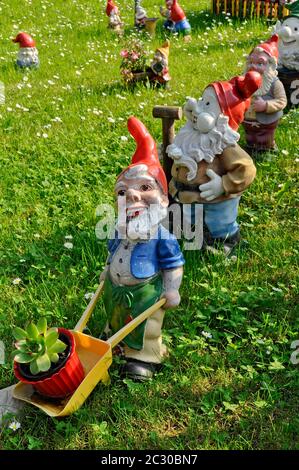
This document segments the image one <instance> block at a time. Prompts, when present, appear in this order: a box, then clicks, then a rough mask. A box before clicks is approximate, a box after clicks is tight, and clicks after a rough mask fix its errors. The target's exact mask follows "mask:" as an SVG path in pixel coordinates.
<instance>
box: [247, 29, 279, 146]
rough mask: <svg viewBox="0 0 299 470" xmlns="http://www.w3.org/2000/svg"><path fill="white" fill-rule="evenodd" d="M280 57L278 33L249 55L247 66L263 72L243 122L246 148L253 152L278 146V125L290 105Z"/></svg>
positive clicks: (248, 68)
mask: <svg viewBox="0 0 299 470" xmlns="http://www.w3.org/2000/svg"><path fill="white" fill-rule="evenodd" d="M277 59H278V36H277V34H274V35H273V36H272V37H271V38H270V39H268V40H267V41H266V42H263V43H261V44H259V45H258V46H257V47H255V48H254V49H253V50H252V51H251V52H250V54H249V56H248V58H247V65H246V70H247V71H250V70H252V71H257V72H259V73H260V74H261V76H262V86H261V87H260V88H259V89H258V90H257V91H256V92H255V93H254V94H253V97H252V100H251V105H250V107H249V109H248V110H247V111H246V113H245V120H244V122H243V127H244V129H245V137H246V143H247V147H246V150H247V151H248V152H249V153H251V154H258V153H260V152H266V151H271V150H275V149H276V144H275V140H274V134H275V129H276V127H277V125H278V122H279V119H280V118H281V116H282V114H283V109H284V108H285V107H286V105H287V97H286V94H285V90H284V86H283V84H282V83H281V81H280V80H279V79H278V78H277V70H276V68H277Z"/></svg>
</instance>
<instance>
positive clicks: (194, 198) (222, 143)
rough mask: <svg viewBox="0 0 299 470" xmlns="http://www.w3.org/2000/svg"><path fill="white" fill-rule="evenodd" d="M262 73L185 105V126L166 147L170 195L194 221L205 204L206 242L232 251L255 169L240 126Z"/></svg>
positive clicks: (215, 87)
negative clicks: (241, 141) (242, 203)
mask: <svg viewBox="0 0 299 470" xmlns="http://www.w3.org/2000/svg"><path fill="white" fill-rule="evenodd" d="M261 81H262V79H261V75H260V74H259V73H257V72H248V73H247V74H246V75H245V76H238V77H234V78H232V79H231V80H229V81H219V82H214V83H211V84H210V85H209V86H208V87H207V88H206V89H205V90H204V92H203V95H202V97H201V98H200V99H199V100H196V99H194V98H190V99H189V100H188V101H187V103H186V104H185V106H184V114H185V116H186V117H187V120H188V121H187V124H186V125H185V126H184V127H183V128H182V129H180V130H179V132H178V134H177V135H176V137H175V139H174V142H173V144H171V145H169V146H168V147H167V149H166V151H167V153H168V156H169V157H170V158H172V159H173V165H172V169H171V175H172V179H171V181H170V183H169V193H170V195H171V196H172V198H173V199H174V200H175V201H177V202H179V203H181V204H183V210H184V213H185V209H186V206H185V204H188V205H189V204H192V210H191V213H190V211H189V210H188V213H187V212H186V213H185V216H186V218H188V217H189V219H190V217H191V219H190V220H188V222H189V223H191V224H192V223H194V212H195V210H196V203H199V204H202V205H203V215H204V224H205V227H206V229H207V231H206V233H204V246H205V248H206V249H208V250H209V251H217V252H218V251H219V250H218V247H219V246H220V252H222V253H224V254H229V253H230V252H231V251H232V249H233V248H234V247H235V246H236V245H237V244H238V242H239V240H240V230H239V225H238V223H237V215H238V207H239V201H240V197H241V194H242V192H243V191H244V190H245V189H246V188H248V186H249V185H250V184H251V183H252V181H253V180H254V177H255V174H256V169H255V166H254V163H253V161H252V159H251V158H250V156H249V155H248V154H247V153H246V152H245V151H244V150H243V149H242V148H241V147H240V146H239V145H238V144H237V142H238V140H239V137H240V136H239V134H238V132H237V129H238V127H239V125H240V123H241V122H242V121H243V118H244V113H245V111H246V109H248V107H249V104H250V97H251V95H252V94H253V93H254V92H255V91H256V90H257V89H258V87H259V86H260V85H261Z"/></svg>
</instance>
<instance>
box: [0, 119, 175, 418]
mask: <svg viewBox="0 0 299 470" xmlns="http://www.w3.org/2000/svg"><path fill="white" fill-rule="evenodd" d="M128 128H129V131H130V133H131V134H132V136H133V137H134V139H135V140H136V142H137V150H136V152H135V153H134V155H133V158H132V163H131V165H129V167H128V168H126V169H125V170H124V171H123V172H122V173H121V174H120V175H119V176H118V178H117V182H116V185H115V193H116V197H117V200H118V207H119V214H118V219H117V224H116V231H115V237H114V239H113V240H110V241H109V244H108V249H109V253H110V254H109V257H108V261H107V265H106V267H105V269H104V271H103V273H102V274H101V278H100V281H101V282H100V285H99V287H98V289H97V291H96V293H95V294H94V296H93V298H92V300H91V301H90V303H89V305H88V307H87V308H86V310H85V312H84V313H83V315H82V317H81V319H80V320H79V321H78V323H77V324H76V326H75V328H74V330H73V331H72V334H73V336H74V344H75V348H76V353H77V355H78V357H79V361H80V362H81V364H82V367H83V370H84V373H83V376H82V378H81V379H80V380H81V382H80V384H79V385H76V387H75V389H74V390H73V391H72V393H71V394H69V395H67V396H58V395H55V396H54V395H43V394H41V393H40V391H39V390H38V389H37V387H35V383H34V381H28V380H26V381H20V382H19V383H18V384H17V385H16V386H15V387H14V388H13V389H12V390H11V391H9V397H8V398H9V400H10V401H11V399H14V400H15V399H16V400H22V401H25V402H27V403H30V404H31V405H34V406H36V407H38V408H40V409H41V410H43V411H44V412H45V413H47V414H48V415H49V416H52V417H62V416H67V415H69V414H71V413H73V412H74V411H76V410H77V409H78V408H79V407H80V406H81V405H82V403H83V402H84V401H85V400H86V398H87V397H88V395H89V394H90V393H91V391H92V390H93V389H94V387H95V386H96V385H97V384H98V383H99V382H100V381H102V382H104V383H109V374H108V369H109V367H110V365H111V363H112V349H113V348H114V347H115V346H117V345H118V344H119V343H120V342H121V341H123V343H124V359H125V364H124V366H122V369H121V376H122V377H128V378H131V379H132V380H136V381H145V380H148V379H150V378H152V377H153V375H154V373H155V372H156V371H157V370H159V369H160V367H161V363H162V360H163V358H164V357H165V355H166V354H167V350H166V347H165V345H164V344H163V343H162V336H161V329H162V324H163V318H164V314H165V310H166V309H168V308H173V307H176V306H177V305H178V304H179V303H180V294H179V287H180V284H181V281H182V276H183V264H184V258H183V255H182V253H181V251H180V247H179V244H178V242H177V240H176V238H175V237H174V235H172V234H170V233H169V232H168V230H166V229H165V228H164V227H163V226H162V225H161V221H162V219H163V218H164V217H165V216H166V214H167V206H168V197H167V193H168V189H167V180H166V176H165V173H164V171H163V169H162V167H161V165H160V162H159V159H158V153H157V148H156V144H155V141H154V139H153V138H152V137H151V135H150V134H149V133H148V131H147V129H146V128H145V126H144V125H143V124H142V123H141V122H140V121H139V120H138V119H136V118H135V117H131V118H129V120H128ZM102 292H103V293H104V304H105V308H106V312H107V316H108V319H109V322H108V323H109V326H110V328H111V330H112V333H113V335H112V336H111V337H109V338H108V339H107V341H103V340H102V339H98V338H94V337H92V336H89V335H87V334H84V333H82V331H83V329H84V326H85V325H86V323H87V321H88V319H89V317H90V315H91V314H92V312H93V310H94V308H95V306H96V304H97V301H98V299H99V296H100V295H101V293H102ZM55 376H56V374H54V377H55ZM18 378H19V380H21V379H20V377H19V375H18ZM69 379H70V380H71V377H69ZM45 380H50V378H47V379H45ZM3 393H6V391H5V390H4V391H3ZM0 398H1V396H0ZM8 398H6V395H5V397H4V401H5V403H8V401H9V400H8ZM14 404H16V405H17V401H14ZM0 405H1V401H0Z"/></svg>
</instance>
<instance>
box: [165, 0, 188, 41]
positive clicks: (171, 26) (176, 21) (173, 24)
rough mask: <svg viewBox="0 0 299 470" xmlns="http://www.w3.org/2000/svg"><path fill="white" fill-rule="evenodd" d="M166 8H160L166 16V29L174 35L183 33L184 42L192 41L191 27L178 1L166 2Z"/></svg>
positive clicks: (167, 0)
mask: <svg viewBox="0 0 299 470" xmlns="http://www.w3.org/2000/svg"><path fill="white" fill-rule="evenodd" d="M165 3H166V8H165V9H164V8H163V7H161V8H160V12H161V14H162V15H163V16H166V18H167V20H166V21H165V23H164V27H165V28H166V29H167V30H169V31H171V32H173V33H182V34H183V36H184V40H185V41H186V42H187V41H190V40H191V26H190V23H189V21H188V20H187V18H186V15H185V12H184V10H183V9H182V8H181V7H180V5H179V4H178V2H177V0H166V2H165Z"/></svg>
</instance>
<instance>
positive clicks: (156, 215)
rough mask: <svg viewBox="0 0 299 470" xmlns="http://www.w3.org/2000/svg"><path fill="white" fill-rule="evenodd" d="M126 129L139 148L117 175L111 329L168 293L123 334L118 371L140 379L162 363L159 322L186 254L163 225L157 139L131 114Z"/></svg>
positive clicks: (109, 274)
mask: <svg viewBox="0 0 299 470" xmlns="http://www.w3.org/2000/svg"><path fill="white" fill-rule="evenodd" d="M128 129H129V131H130V133H131V134H132V136H133V137H134V139H135V141H136V142H137V149H136V152H135V154H134V155H133V158H132V163H131V165H129V167H128V168H126V169H125V170H123V171H122V173H121V174H120V175H119V176H118V178H117V181H116V185H115V195H116V198H117V202H118V208H119V213H118V220H117V225H116V232H115V236H114V239H113V240H110V241H109V244H108V249H109V257H108V261H107V264H106V267H105V269H104V271H103V273H102V275H101V277H100V280H104V304H105V309H106V313H107V316H108V319H109V325H110V328H111V329H112V331H113V332H115V331H118V330H119V329H120V328H121V327H122V326H124V325H125V324H127V323H128V322H130V321H131V320H132V319H133V318H135V317H136V316H138V315H139V314H140V313H141V312H143V311H144V310H146V309H147V308H149V307H150V306H152V305H153V304H155V303H156V302H157V301H158V300H159V299H160V298H161V297H163V298H165V299H166V303H165V304H164V306H163V308H160V309H159V310H157V311H156V312H155V313H154V314H152V315H151V317H149V319H148V320H146V322H143V323H142V324H141V325H140V326H139V327H137V328H136V329H135V330H134V331H133V332H132V333H130V334H129V335H128V336H127V337H126V338H125V339H124V355H125V361H126V362H125V365H124V366H123V367H122V370H121V375H122V376H123V377H129V378H131V379H132V380H136V381H143V380H148V379H150V378H152V377H153V375H154V373H155V372H156V371H158V370H159V369H160V367H161V362H162V360H163V358H164V357H165V355H166V353H167V350H166V347H165V345H164V344H163V343H162V336H161V329H162V323H163V318H164V313H165V309H168V308H173V307H176V306H177V305H179V303H180V294H179V287H180V284H181V281H182V276H183V264H184V258H183V255H182V253H181V251H180V247H179V244H178V242H177V240H176V238H175V237H174V235H172V234H170V233H169V232H168V231H167V230H166V229H165V228H164V227H163V226H162V225H161V221H162V220H163V219H164V218H165V216H166V215H167V207H168V196H167V194H168V188H167V180H166V176H165V174H164V171H163V169H162V167H161V165H160V162H159V159H158V153H157V149H156V144H155V141H154V139H153V138H152V137H151V135H150V134H149V132H148V131H147V129H146V128H145V126H144V125H143V124H142V123H141V122H140V121H139V120H138V119H136V118H135V117H131V118H129V120H128Z"/></svg>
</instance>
